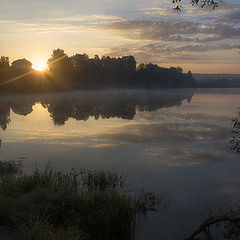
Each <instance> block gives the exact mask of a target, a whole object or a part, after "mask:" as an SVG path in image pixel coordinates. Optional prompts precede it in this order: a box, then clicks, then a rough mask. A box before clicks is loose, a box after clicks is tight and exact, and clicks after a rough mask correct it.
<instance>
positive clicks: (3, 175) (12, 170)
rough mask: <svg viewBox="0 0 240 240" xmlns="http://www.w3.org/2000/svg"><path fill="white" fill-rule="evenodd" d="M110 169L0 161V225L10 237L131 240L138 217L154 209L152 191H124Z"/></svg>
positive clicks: (122, 182) (119, 178)
mask: <svg viewBox="0 0 240 240" xmlns="http://www.w3.org/2000/svg"><path fill="white" fill-rule="evenodd" d="M125 187H126V177H125V176H122V175H118V174H117V173H116V172H112V171H94V170H79V171H77V170H71V171H70V172H63V171H58V170H56V169H54V168H52V167H50V166H49V165H48V166H47V167H46V168H45V169H44V170H39V169H35V170H34V171H33V172H32V173H31V174H26V173H23V171H22V165H21V164H20V163H19V162H14V161H0V224H1V225H3V226H5V227H7V228H8V229H9V230H10V231H11V232H14V234H13V235H12V237H13V239H20V240H21V239H24V240H43V239H44V240H55V239H58V240H61V239H68V240H85V239H90V240H91V239H93V240H110V239H111V240H114V239H116V240H120V239H124V240H126V239H131V238H132V236H133V234H134V229H135V226H136V224H137V221H138V219H139V217H141V216H142V215H144V214H145V213H146V212H147V211H148V210H153V209H154V203H155V198H154V195H153V194H151V193H145V192H142V193H141V194H133V193H131V192H129V191H126V189H125Z"/></svg>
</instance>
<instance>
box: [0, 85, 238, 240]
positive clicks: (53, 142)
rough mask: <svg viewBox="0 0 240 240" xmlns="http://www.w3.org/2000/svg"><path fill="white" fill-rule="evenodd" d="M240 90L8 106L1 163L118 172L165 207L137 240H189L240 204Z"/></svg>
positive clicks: (89, 96) (13, 99)
mask: <svg viewBox="0 0 240 240" xmlns="http://www.w3.org/2000/svg"><path fill="white" fill-rule="evenodd" d="M239 103H240V90H238V89H215V90H213V89H212V90H208V89H204V90H192V89H180V90H162V91H161V90H155V91H150V90H148V91H137V90H136V91H133V90H128V91H98V92H94V91H92V92H74V93H58V94H45V95H28V96H24V95H19V96H2V97H0V126H1V128H2V129H1V130H0V132H1V135H0V139H1V147H0V158H1V159H22V160H23V162H24V163H25V165H26V169H27V170H30V169H32V168H34V167H35V166H38V167H44V166H45V164H46V162H47V161H51V164H52V165H53V166H56V167H57V168H61V169H65V170H68V169H70V168H72V167H75V168H90V169H110V170H115V171H117V172H119V173H124V174H127V175H128V182H129V188H131V189H141V188H145V189H146V190H147V191H154V192H155V193H157V195H159V196H161V198H162V199H163V200H164V206H163V207H162V209H161V210H160V211H159V212H155V213H151V214H149V215H147V216H146V218H145V221H144V222H143V223H141V224H140V226H139V227H138V229H137V232H136V236H135V239H136V240H145V239H148V240H157V239H158V240H159V239H164V240H175V239H184V238H186V237H187V236H188V235H189V234H190V233H191V232H192V231H193V230H194V229H195V228H196V227H197V226H198V225H199V223H200V222H201V221H202V220H203V219H204V218H205V217H206V216H208V214H209V211H213V212H218V209H224V210H229V209H231V208H235V207H236V206H237V204H238V203H239V199H240V178H239V170H240V162H239V161H240V158H239V156H237V155H236V154H234V153H232V152H231V151H230V144H229V140H230V138H231V128H232V122H231V119H232V118H233V117H235V116H236V115H237V112H238V107H239V105H240V104H239Z"/></svg>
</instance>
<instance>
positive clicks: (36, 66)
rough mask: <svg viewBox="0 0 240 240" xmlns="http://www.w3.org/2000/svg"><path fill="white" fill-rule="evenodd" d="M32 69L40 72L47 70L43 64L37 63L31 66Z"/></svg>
mask: <svg viewBox="0 0 240 240" xmlns="http://www.w3.org/2000/svg"><path fill="white" fill-rule="evenodd" d="M33 69H35V70H36V71H40V72H42V71H44V70H46V69H47V65H46V64H45V63H43V62H37V63H36V64H34V65H33Z"/></svg>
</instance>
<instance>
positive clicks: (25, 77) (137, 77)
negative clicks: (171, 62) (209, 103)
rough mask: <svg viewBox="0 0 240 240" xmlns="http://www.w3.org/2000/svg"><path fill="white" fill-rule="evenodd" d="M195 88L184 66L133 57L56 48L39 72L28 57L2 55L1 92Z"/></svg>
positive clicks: (0, 67)
mask: <svg viewBox="0 0 240 240" xmlns="http://www.w3.org/2000/svg"><path fill="white" fill-rule="evenodd" d="M181 87H194V78H193V76H192V74H191V72H190V71H189V72H188V73H183V70H182V68H180V67H170V68H164V67H160V66H158V65H157V64H152V63H148V64H140V65H138V66H137V62H136V60H135V58H134V57H133V56H123V57H109V56H103V57H101V58H100V57H99V56H98V55H95V56H94V57H93V58H90V57H89V56H88V55H87V54H75V55H74V56H71V57H69V56H68V55H67V54H66V53H65V52H64V50H62V49H56V50H53V53H52V56H51V58H50V59H49V60H48V69H46V70H45V71H44V72H38V71H35V70H34V69H32V63H31V62H30V61H28V60H27V59H25V58H24V59H18V60H16V61H14V62H12V64H10V62H9V58H8V57H5V56H2V57H1V58H0V91H1V90H2V91H13V92H14V91H16V92H19V91H21V92H36V91H37V92H45V91H61V90H77V89H80V90H89V89H96V90H99V89H114V88H115V89H116V88H181Z"/></svg>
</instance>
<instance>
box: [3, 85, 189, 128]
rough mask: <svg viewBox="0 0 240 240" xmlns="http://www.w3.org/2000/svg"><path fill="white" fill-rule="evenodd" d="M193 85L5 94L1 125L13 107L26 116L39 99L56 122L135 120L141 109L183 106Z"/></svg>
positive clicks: (6, 120) (15, 110) (4, 126)
mask: <svg viewBox="0 0 240 240" xmlns="http://www.w3.org/2000/svg"><path fill="white" fill-rule="evenodd" d="M192 96H193V90H192V89H182V90H178V91H169V90H168V91H108V92H101V91H100V92H87V93H86V92H82V93H72V94H52V95H41V96H32V97H31V96H17V97H14V98H13V97H12V98H11V99H10V98H2V99H1V103H0V126H1V128H2V129H3V130H5V129H6V128H7V126H8V124H9V123H10V110H12V111H13V112H14V113H16V114H19V115H23V116H26V115H28V114H30V113H31V112H32V111H33V105H34V104H35V103H37V102H40V103H41V104H42V106H43V107H44V108H46V109H47V110H48V112H49V113H50V116H51V118H52V120H53V122H54V124H55V125H64V124H65V122H66V121H67V120H68V119H69V118H73V119H76V120H84V121H86V120H88V119H89V118H90V117H94V119H96V120H97V119H99V118H100V117H101V118H103V119H109V118H121V119H128V120H132V119H133V118H134V116H135V114H136V110H139V111H141V112H142V111H149V112H150V111H156V110H158V109H161V108H168V107H173V106H180V105H181V104H182V102H183V101H184V100H187V101H188V102H190V101H191V99H192Z"/></svg>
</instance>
